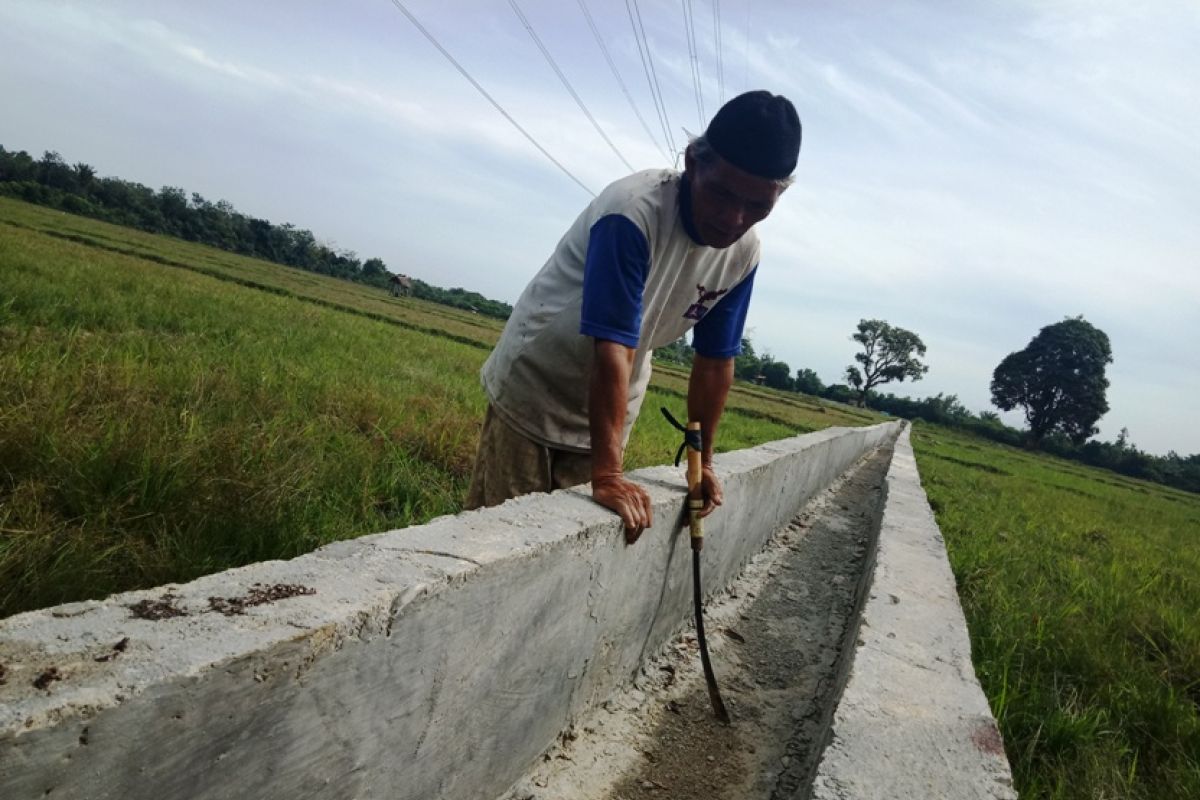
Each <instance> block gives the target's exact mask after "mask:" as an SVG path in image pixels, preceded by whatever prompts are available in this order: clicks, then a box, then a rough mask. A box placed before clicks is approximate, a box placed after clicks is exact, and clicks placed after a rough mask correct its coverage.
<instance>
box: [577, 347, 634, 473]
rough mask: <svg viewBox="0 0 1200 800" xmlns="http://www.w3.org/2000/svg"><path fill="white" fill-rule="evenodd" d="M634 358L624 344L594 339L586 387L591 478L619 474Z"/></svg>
mask: <svg viewBox="0 0 1200 800" xmlns="http://www.w3.org/2000/svg"><path fill="white" fill-rule="evenodd" d="M633 355H634V351H633V350H632V349H631V348H628V347H626V346H625V345H622V344H617V343H616V342H609V341H605V340H603V339H597V340H596V343H595V346H594V350H593V356H592V358H593V360H592V373H591V378H590V379H589V386H588V425H589V428H590V430H591V435H592V477H593V479H594V478H596V477H598V476H608V475H620V474H621V472H622V461H623V458H624V455H625V454H624V444H625V442H624V438H625V411H626V407H627V406H628V403H629V375H630V373H631V371H632V369H633Z"/></svg>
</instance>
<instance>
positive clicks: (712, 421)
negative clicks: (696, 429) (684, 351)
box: [687, 353, 733, 465]
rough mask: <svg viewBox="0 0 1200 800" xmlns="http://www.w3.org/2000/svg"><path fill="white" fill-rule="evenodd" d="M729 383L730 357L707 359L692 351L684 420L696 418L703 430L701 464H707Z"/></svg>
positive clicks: (731, 371)
mask: <svg viewBox="0 0 1200 800" xmlns="http://www.w3.org/2000/svg"><path fill="white" fill-rule="evenodd" d="M732 385H733V359H732V358H707V357H705V356H702V355H700V354H698V353H697V354H696V355H695V357H694V358H693V359H692V374H691V377H690V378H689V380H688V399H687V405H688V419H691V420H699V422H700V427H701V430H702V431H703V433H704V451H703V460H704V463H705V464H706V465H707V464H711V463H712V457H713V444H714V443H715V442H716V440H717V425H718V424H719V423H720V421H721V413H722V412H723V411H724V410H725V398H726V397H728V396H729V387H730V386H732Z"/></svg>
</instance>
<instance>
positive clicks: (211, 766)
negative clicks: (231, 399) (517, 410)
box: [0, 424, 897, 800]
mask: <svg viewBox="0 0 1200 800" xmlns="http://www.w3.org/2000/svg"><path fill="white" fill-rule="evenodd" d="M896 428H897V426H896V425H895V424H888V425H879V426H874V427H872V428H853V429H830V430H826V431H820V432H818V433H814V434H808V435H805V436H800V437H795V438H793V439H788V440H783V441H780V442H774V443H771V444H769V445H764V446H762V447H758V448H753V449H750V450H744V451H739V452H737V453H731V454H726V455H723V456H719V457H718V459H717V463H716V466H717V470H718V473H719V474H720V475H721V476H722V478H723V480H724V484H725V493H726V507H725V508H724V509H722V511H721V512H720V513H719V514H718V515H714V517H712V518H710V520H709V521H708V525H707V530H708V533H709V537H708V540H707V544H706V548H705V551H704V552H705V571H706V579H707V583H708V586H709V587H711V588H712V590H716V589H718V588H719V587H722V586H724V585H726V584H727V583H729V582H730V581H731V580H732V579H733V578H734V576H736V575H737V574H738V573H739V572H740V571H741V569H742V566H743V565H744V563H745V562H746V560H747V559H748V558H749V557H750V556H751V555H752V554H753V553H755V552H757V551H758V550H760V549H761V547H762V545H763V544H764V542H765V541H766V540H767V538H768V537H769V536H770V535H771V533H772V532H774V531H775V530H776V529H778V528H779V527H780V526H781V525H782V524H784V523H785V522H786V521H787V520H788V519H790V518H791V517H792V516H794V514H795V513H796V511H797V510H798V509H799V508H800V507H801V506H802V505H803V504H804V503H805V502H806V501H807V500H808V499H809V498H810V497H811V496H812V495H813V494H815V493H816V492H818V491H820V490H821V489H822V488H824V487H825V486H827V485H828V484H829V483H830V482H831V481H832V480H833V479H834V478H835V477H836V476H837V475H839V474H841V473H842V472H843V471H845V469H846V468H847V467H848V466H849V465H850V464H852V463H853V462H854V461H855V460H857V458H858V457H859V456H860V454H862V453H864V452H867V451H869V450H871V449H873V448H875V447H876V446H878V445H879V444H881V443H883V442H885V441H887V440H890V439H891V438H892V437H893V436H894V435H895V433H896ZM635 478H636V479H637V480H640V481H641V482H642V483H643V484H645V485H646V486H647V488H648V490H649V491H650V494H651V498H652V501H653V503H654V514H655V519H656V520H658V524H657V525H656V526H655V527H654V528H652V529H650V530H649V531H647V532H646V533H645V534H644V535H643V537H642V539H641V540H640V541H639V542H638V544H637V545H635V546H633V547H627V546H625V544H624V537H623V532H622V531H621V526H620V521H619V519H618V518H616V517H615V516H614V515H612V514H611V513H609V512H607V511H605V510H604V509H601V508H599V507H598V506H596V505H595V504H594V503H592V502H591V500H590V499H589V498H588V497H587V495H586V489H577V490H572V491H568V492H560V493H556V494H554V495H533V496H528V497H524V498H519V499H517V500H513V501H510V502H509V503H506V504H504V505H503V506H500V507H498V508H495V509H487V510H484V511H479V512H468V513H464V514H460V515H458V516H455V517H445V518H441V519H438V520H435V521H433V522H431V523H430V524H428V525H424V526H420V527H416V528H409V529H404V530H400V531H392V532H389V533H384V534H377V535H374V536H368V537H363V538H361V539H358V540H355V541H351V542H342V543H338V544H335V545H331V546H329V547H326V548H323V549H321V550H319V551H317V552H315V553H312V554H309V555H306V556H302V557H300V558H297V559H293V560H291V561H286V562H264V563H261V564H255V565H252V566H248V567H244V568H241V569H236V570H231V571H229V572H225V573H221V574H218V575H212V576H208V577H205V578H202V579H200V580H197V581H194V582H192V583H189V584H186V585H182V586H168V587H161V588H159V589H155V590H150V591H143V592H131V593H127V594H123V595H117V596H114V597H112V598H109V599H107V600H105V601H102V602H87V603H76V604H72V605H68V606H60V607H56V608H52V609H45V610H42V611H36V612H31V613H27V614H21V615H17V616H15V617H12V618H10V619H7V620H3V621H0V666H2V667H3V669H4V678H3V681H2V682H0V796H2V797H3V798H5V800H10V799H11V800H24V798H41V797H47V796H48V797H56V798H96V799H97V800H100V799H101V798H143V797H145V798H155V800H159V799H160V798H163V797H171V798H176V797H178V798H225V797H238V798H240V797H254V798H275V797H278V798H289V800H296V799H298V798H306V797H313V798H318V797H319V798H373V797H386V798H396V799H398V800H403V798H430V797H446V798H487V797H494V796H495V795H496V794H498V793H499V792H500V791H502V790H503V789H504V787H507V786H509V785H511V784H512V782H513V781H514V780H516V779H517V778H518V777H519V776H520V775H521V773H522V772H523V771H524V770H525V769H526V768H527V767H528V766H529V765H530V764H531V763H532V762H533V761H534V760H535V759H536V758H538V756H539V754H541V753H542V752H543V751H544V750H545V749H546V747H547V746H548V745H549V744H550V743H552V742H553V741H554V739H555V737H556V736H557V735H558V733H559V732H560V731H562V730H564V729H566V728H567V727H568V726H569V725H570V723H571V722H572V721H573V720H574V719H576V718H577V717H578V716H579V715H580V714H582V713H583V712H585V711H586V710H587V709H589V708H592V707H594V706H595V705H597V704H598V703H599V702H601V701H602V700H604V699H605V698H607V697H609V696H610V695H611V694H612V693H613V691H614V690H615V689H616V688H617V687H619V686H621V685H623V684H626V683H628V682H629V680H630V679H631V678H632V677H633V676H634V675H635V674H636V672H637V670H638V668H639V666H640V665H641V664H642V663H643V662H644V661H645V659H646V657H647V656H648V655H649V654H651V653H653V652H656V651H657V650H658V649H659V648H661V647H662V645H663V644H664V643H665V642H666V641H667V640H668V639H669V638H670V637H671V636H672V635H673V634H674V633H675V632H677V631H678V630H679V628H680V627H681V626H682V625H683V624H684V623H685V621H686V620H687V619H688V618H690V612H691V609H690V564H689V559H690V550H689V548H688V546H687V542H686V534H683V533H682V532H681V531H680V530H679V528H678V525H677V523H678V521H679V520H680V518H681V517H680V515H681V513H682V508H683V502H682V501H683V485H682V484H683V482H682V475H681V473H680V471H679V470H674V469H670V468H654V469H649V470H642V471H639V472H638V473H636V474H635ZM260 601H261V602H260Z"/></svg>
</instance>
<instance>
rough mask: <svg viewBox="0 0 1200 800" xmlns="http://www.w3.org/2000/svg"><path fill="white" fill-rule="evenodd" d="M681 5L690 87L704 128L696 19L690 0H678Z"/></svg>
mask: <svg viewBox="0 0 1200 800" xmlns="http://www.w3.org/2000/svg"><path fill="white" fill-rule="evenodd" d="M680 3H681V4H682V5H683V28H684V31H685V32H686V33H687V45H688V59H689V60H690V61H691V63H692V88H693V90H694V91H695V93H696V114H697V115H698V117H699V119H700V130H704V96H703V93H702V91H701V89H700V55H699V53H698V52H697V47H696V20H695V19H694V18H693V17H692V0H680Z"/></svg>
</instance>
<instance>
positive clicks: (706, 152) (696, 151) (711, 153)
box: [688, 133, 796, 192]
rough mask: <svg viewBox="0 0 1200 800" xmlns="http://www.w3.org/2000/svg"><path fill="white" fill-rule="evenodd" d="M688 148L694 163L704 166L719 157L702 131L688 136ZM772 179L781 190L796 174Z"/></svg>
mask: <svg viewBox="0 0 1200 800" xmlns="http://www.w3.org/2000/svg"><path fill="white" fill-rule="evenodd" d="M688 149H689V150H691V151H692V158H694V159H695V160H696V163H697V164H703V165H704V166H709V165H712V164H715V163H717V160H718V159H720V158H721V154H720V153H718V152H717V151H716V150H715V149H713V146H712V144H711V143H710V142H709V141H708V137H707V136H705V135H704V134H703V133H702V134H700V135H699V136H690V137H689V140H688ZM773 180H774V181H775V185H776V186H778V187H779V191H781V192H782V191H783V190H784V189H786V188H788V187H789V186H791V185H792V184H793V183H795V182H796V176H795V175H789V176H787V177H786V178H774V179H773Z"/></svg>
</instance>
